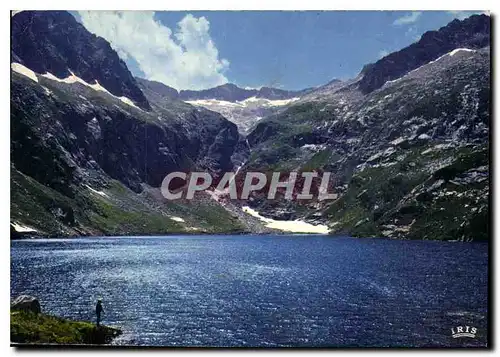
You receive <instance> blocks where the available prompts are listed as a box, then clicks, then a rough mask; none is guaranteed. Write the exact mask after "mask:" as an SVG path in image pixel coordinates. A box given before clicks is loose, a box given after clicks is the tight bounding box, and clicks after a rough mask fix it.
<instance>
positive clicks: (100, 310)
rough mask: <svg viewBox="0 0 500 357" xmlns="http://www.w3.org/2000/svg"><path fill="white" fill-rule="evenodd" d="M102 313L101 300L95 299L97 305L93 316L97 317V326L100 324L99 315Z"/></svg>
mask: <svg viewBox="0 0 500 357" xmlns="http://www.w3.org/2000/svg"><path fill="white" fill-rule="evenodd" d="M103 312H104V309H103V308H102V299H101V298H99V299H97V305H96V306H95V314H96V315H97V326H99V324H100V322H101V313H103Z"/></svg>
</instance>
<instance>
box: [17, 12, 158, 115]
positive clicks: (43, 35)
mask: <svg viewBox="0 0 500 357" xmlns="http://www.w3.org/2000/svg"><path fill="white" fill-rule="evenodd" d="M11 43H12V47H11V53H12V58H13V59H16V60H20V61H22V63H23V65H25V66H26V67H28V68H29V69H31V70H33V71H35V72H37V73H40V74H45V73H47V72H48V73H51V74H53V75H54V76H56V77H58V78H67V77H69V76H70V75H71V73H72V72H73V74H74V75H76V76H77V77H79V78H81V79H83V80H84V81H85V82H87V83H95V82H96V81H97V82H98V83H99V84H100V85H101V86H103V87H104V88H106V90H108V91H109V92H110V93H112V94H113V95H115V96H118V97H121V96H125V97H127V98H130V99H131V100H133V101H134V102H135V103H136V104H137V105H138V106H139V107H141V108H143V109H146V110H149V109H150V108H151V107H150V105H149V103H148V101H147V99H146V97H145V96H144V94H143V93H142V92H141V90H140V89H139V87H138V86H137V83H136V82H135V79H134V77H133V76H132V74H131V73H130V71H129V70H128V68H127V65H126V64H125V62H123V60H121V59H120V57H119V56H118V54H117V53H116V52H115V51H114V50H113V49H112V48H111V45H110V44H109V42H108V41H106V40H105V39H103V38H102V37H98V36H96V35H94V34H92V33H90V32H89V31H87V29H85V27H84V26H83V25H82V24H80V23H79V22H78V21H76V19H75V18H74V17H73V15H71V14H70V13H69V12H67V11H22V12H20V13H17V14H16V16H13V17H12V32H11Z"/></svg>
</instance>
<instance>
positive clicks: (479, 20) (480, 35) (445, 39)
mask: <svg viewBox="0 0 500 357" xmlns="http://www.w3.org/2000/svg"><path fill="white" fill-rule="evenodd" d="M490 27H491V20H490V17H489V16H487V15H484V14H483V15H472V16H470V17H468V18H466V19H464V20H457V19H455V20H453V21H451V22H450V23H448V24H447V25H446V26H444V27H441V28H440V29H439V30H437V31H428V32H425V33H424V34H423V35H422V37H421V38H420V40H419V41H418V42H415V43H413V44H412V45H410V46H408V47H405V48H403V49H402V50H400V51H397V52H393V53H390V54H388V55H387V56H385V57H383V58H381V59H379V60H378V61H377V62H375V63H373V64H370V65H367V66H365V67H364V68H363V70H362V73H363V74H364V75H363V78H362V79H361V80H360V82H359V88H360V89H361V91H362V92H363V93H365V94H366V93H370V92H371V91H373V90H375V89H378V88H380V87H382V86H383V85H384V83H385V82H387V81H389V80H394V79H397V78H400V77H401V76H403V75H405V74H406V73H408V72H409V71H411V70H413V69H416V68H418V67H420V66H422V65H424V64H426V63H429V62H430V61H433V60H435V59H437V58H438V57H440V56H442V55H444V54H446V53H448V52H450V51H452V50H454V49H456V48H470V49H477V48H481V47H486V46H488V45H489V44H490Z"/></svg>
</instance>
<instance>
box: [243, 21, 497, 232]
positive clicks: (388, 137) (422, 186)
mask: <svg viewBox="0 0 500 357" xmlns="http://www.w3.org/2000/svg"><path fill="white" fill-rule="evenodd" d="M483 20H484V18H483V17H482V16H481V17H473V18H471V19H466V20H464V21H463V22H461V23H457V22H456V21H454V22H453V23H452V24H450V25H449V26H447V29H448V30H446V31H451V30H453V29H457V31H458V33H457V34H456V35H455V36H456V37H457V38H460V37H461V36H462V35H463V32H465V33H466V34H467V35H468V36H469V37H470V38H476V39H478V41H479V42H472V44H475V46H476V49H475V50H474V49H449V46H448V45H446V46H445V47H444V48H445V49H448V50H449V51H448V52H447V53H445V54H443V51H444V50H441V49H440V50H439V51H437V52H439V53H441V56H440V57H439V58H437V59H434V60H429V61H428V62H427V63H424V64H422V62H420V63H419V65H420V67H418V68H415V69H414V70H412V71H411V72H408V73H406V71H407V70H408V68H409V67H408V68H407V69H405V70H404V71H402V72H401V73H406V74H403V75H399V76H398V77H396V78H395V77H386V69H385V68H381V67H380V66H377V65H374V66H368V67H367V68H365V71H366V73H367V74H365V76H366V75H368V74H369V75H370V76H372V77H373V78H375V77H377V78H378V77H380V78H391V81H390V82H385V84H384V85H383V86H381V87H380V88H378V89H375V90H371V91H370V92H369V93H368V94H364V93H363V92H362V91H361V89H362V88H360V85H359V83H361V81H362V80H360V78H365V77H362V74H361V75H360V76H359V77H358V79H357V80H353V81H348V82H346V83H344V84H342V85H340V84H338V83H334V84H333V85H327V86H325V87H322V88H319V89H318V90H317V91H314V92H312V93H310V94H308V95H307V96H305V97H304V98H303V99H301V101H299V102H298V103H297V104H294V105H292V106H290V107H289V108H287V109H286V110H284V111H283V112H281V113H278V114H277V115H275V116H272V117H268V118H265V119H263V120H262V121H260V122H259V123H258V125H257V126H256V127H255V129H254V130H253V131H252V132H251V133H250V134H249V135H248V137H247V139H248V142H249V144H250V147H251V148H252V153H251V159H250V160H249V162H247V164H246V165H245V167H244V168H243V169H242V173H243V172H244V171H261V172H262V171H264V172H267V171H282V172H289V171H311V170H315V171H319V172H322V171H328V172H331V173H332V175H333V176H334V179H333V180H332V187H331V188H330V192H332V191H333V192H335V193H337V194H338V199H336V200H332V201H324V202H317V201H313V202H306V203H301V202H300V201H286V200H284V199H277V200H274V201H269V200H266V199H264V198H263V197H261V196H259V195H256V196H255V197H253V200H252V201H251V206H252V207H254V208H255V209H256V210H257V211H259V212H260V213H261V214H262V215H264V216H266V217H273V218H276V219H306V220H309V221H310V222H318V223H323V224H328V225H330V227H331V228H332V230H333V231H334V232H339V233H349V234H352V235H357V236H362V237H366V236H373V237H391V238H400V239H442V240H464V241H468V240H487V239H488V238H489V228H488V215H489V203H488V200H489V178H488V173H489V147H488V145H489V128H490V120H491V119H490V110H489V108H490V49H489V47H487V46H486V47H482V48H479V49H477V46H480V44H481V43H483V42H481V41H480V39H484V38H487V37H488V34H487V33H485V32H484V28H483V27H482V26H481V25H480V24H481V23H482V22H481V21H483ZM476 23H477V26H473V27H472V29H476V30H477V31H478V33H477V34H474V32H473V30H472V29H471V30H470V31H469V30H467V31H466V30H464V26H465V27H467V26H470V24H476ZM450 29H451V30H450ZM447 34H448V36H449V37H454V35H453V33H451V32H447ZM424 37H426V36H424ZM460 46H463V43H462V42H461V43H460ZM403 51H404V50H403ZM437 52H436V53H437ZM386 58H393V57H392V55H389V56H387V57H386ZM377 68H378V69H379V70H381V71H382V72H381V73H379V72H377ZM370 73H371V74H370ZM395 73H397V72H395ZM395 73H393V74H391V76H392V75H394V76H396V74H395ZM299 188H300V187H299ZM298 192H300V190H298ZM298 192H297V193H298Z"/></svg>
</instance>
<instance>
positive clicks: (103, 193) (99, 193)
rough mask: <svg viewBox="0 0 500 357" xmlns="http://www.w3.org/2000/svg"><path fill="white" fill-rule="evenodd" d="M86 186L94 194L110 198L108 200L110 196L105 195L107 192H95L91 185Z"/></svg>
mask: <svg viewBox="0 0 500 357" xmlns="http://www.w3.org/2000/svg"><path fill="white" fill-rule="evenodd" d="M85 186H86V187H87V188H88V189H89V190H90V191H92V192H94V193H96V194H98V195H100V196H102V197H108V198H109V196H108V194H107V193H105V192H103V191H98V190H94V189H93V188H92V187H90V186H89V185H85Z"/></svg>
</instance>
